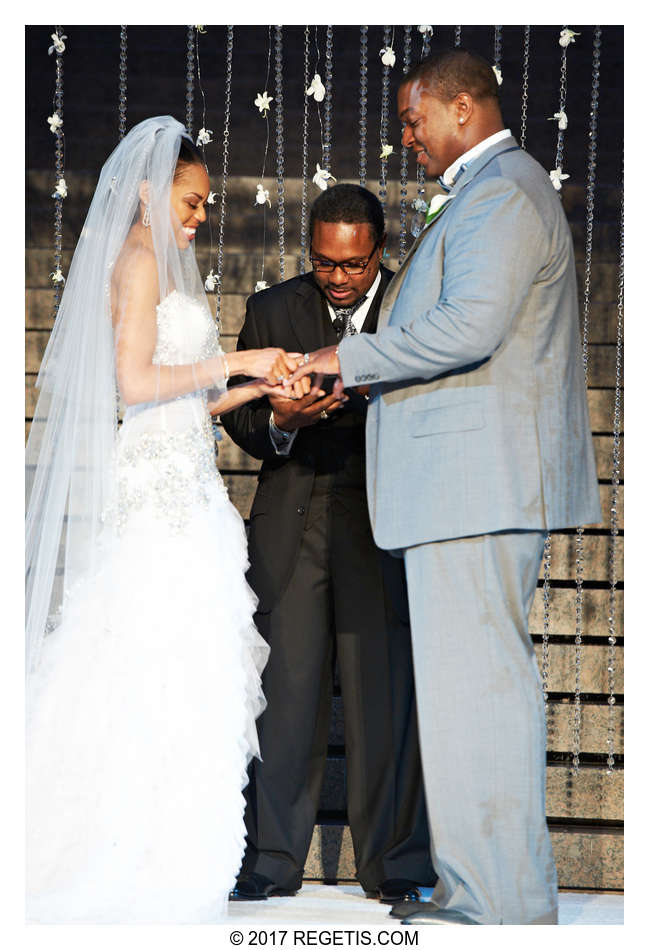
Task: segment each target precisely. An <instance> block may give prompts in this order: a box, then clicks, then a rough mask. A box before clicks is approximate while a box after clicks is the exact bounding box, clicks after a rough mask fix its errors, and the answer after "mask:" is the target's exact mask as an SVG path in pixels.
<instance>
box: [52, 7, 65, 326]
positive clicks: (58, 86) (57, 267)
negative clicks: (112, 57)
mask: <svg viewBox="0 0 649 950" xmlns="http://www.w3.org/2000/svg"><path fill="white" fill-rule="evenodd" d="M55 32H56V34H57V35H58V36H63V27H62V26H57V27H55ZM64 48H65V47H64ZM55 55H56V66H55V85H54V112H55V113H56V114H57V115H58V117H59V119H60V120H61V126H59V128H57V130H56V133H55V134H56V144H55V146H54V173H55V175H56V184H57V185H58V183H59V182H60V181H61V180H62V179H64V171H65V161H64V159H65V137H64V135H63V127H62V123H63V52H62V51H61V52H59V51H58V50H55ZM55 194H56V192H55ZM62 257H63V197H62V196H59V197H57V198H55V201H54V275H53V280H54V302H53V307H52V318H53V319H56V316H57V314H58V312H59V305H60V303H61V295H62V293H63V286H64V284H65V280H64V279H62V276H61V278H60V279H56V275H59V274H61V261H62Z"/></svg>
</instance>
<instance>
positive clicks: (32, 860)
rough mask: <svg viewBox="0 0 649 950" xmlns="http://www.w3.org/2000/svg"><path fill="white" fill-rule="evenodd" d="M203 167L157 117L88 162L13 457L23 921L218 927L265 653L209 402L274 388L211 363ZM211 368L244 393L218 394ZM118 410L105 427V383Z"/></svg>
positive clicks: (261, 367)
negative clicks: (89, 196)
mask: <svg viewBox="0 0 649 950" xmlns="http://www.w3.org/2000/svg"><path fill="white" fill-rule="evenodd" d="M208 195H209V180H208V176H207V171H206V169H205V166H204V164H203V161H202V159H201V155H200V153H199V151H198V150H197V149H196V148H195V146H194V145H193V143H192V142H191V140H190V139H189V138H188V137H187V134H186V132H185V130H184V128H183V126H182V125H181V124H180V123H179V122H177V121H175V120H174V119H172V118H171V117H170V116H162V117H157V118H152V119H147V120H146V121H144V122H141V123H140V124H139V125H137V126H135V127H134V128H133V129H132V130H131V132H130V133H129V134H128V135H127V136H126V137H125V138H124V140H123V141H122V142H121V143H120V145H119V146H118V147H117V148H116V149H115V151H114V152H113V153H112V155H111V156H110V158H109V159H108V161H107V162H106V164H105V165H104V167H103V169H102V172H101V176H100V179H99V184H98V186H97V190H96V192H95V195H94V198H93V200H92V204H91V206H90V210H89V213H88V217H87V219H86V222H85V226H84V228H83V231H82V233H81V237H80V240H79V244H78V246H77V249H76V251H75V255H74V259H73V261H72V265H71V268H70V273H69V277H68V280H67V284H66V288H65V292H64V294H63V299H62V302H61V307H60V311H59V314H58V316H57V319H56V323H55V327H54V330H53V332H52V335H51V338H50V341H49V344H48V348H47V351H46V353H45V357H44V359H43V364H42V367H41V372H40V374H39V379H38V385H39V386H40V389H41V395H40V397H39V401H38V405H37V408H36V411H35V418H34V423H33V426H32V431H31V433H30V438H29V442H28V446H27V471H28V509H27V526H26V530H27V541H26V572H27V612H26V617H27V671H28V683H27V743H28V744H27V820H28V830H27V903H28V919H29V920H32V921H36V922H42V923H74V922H80V923H209V922H212V921H216V920H219V919H222V918H223V917H224V916H225V912H226V906H227V905H226V902H227V895H228V891H229V890H230V888H231V887H232V886H233V884H234V882H235V879H236V875H237V871H238V870H239V865H240V861H241V856H242V853H243V847H244V833H245V830H244V822H243V811H244V799H243V796H242V789H243V788H244V786H245V784H246V780H247V779H246V767H247V765H248V762H249V760H250V757H251V756H253V755H258V753H259V749H258V745H257V734H256V727H255V718H256V717H257V716H258V715H259V714H260V712H261V711H262V709H263V707H264V698H263V695H262V692H261V680H260V674H261V671H262V670H263V667H264V665H265V663H266V659H267V654H268V647H267V646H266V644H265V642H264V641H263V640H262V638H261V637H260V636H259V634H258V633H257V631H256V629H255V627H254V625H253V622H252V617H253V613H254V610H255V605H256V600H255V597H254V594H253V592H252V591H251V589H250V588H249V587H248V585H247V583H246V581H245V577H244V574H245V571H246V569H247V566H248V564H247V556H246V537H245V531H244V526H243V522H242V521H241V518H240V517H239V515H238V514H237V512H236V510H235V509H234V507H233V506H232V505H231V503H230V501H229V500H228V496H227V492H226V489H225V486H224V484H223V481H222V479H221V476H220V474H219V472H218V470H217V468H216V465H215V460H214V438H213V433H212V427H211V422H210V412H226V411H228V410H229V409H233V408H234V407H235V406H239V405H241V404H242V403H244V402H246V401H248V400H251V399H254V398H257V397H259V396H260V395H262V394H266V393H269V392H281V393H283V394H284V395H286V394H287V392H286V390H284V389H283V388H282V386H283V379H284V377H286V376H288V375H289V374H290V372H291V371H292V369H294V368H295V366H296V365H297V363H296V361H295V358H294V356H295V355H296V354H294V355H291V354H286V353H284V351H283V350H280V349H266V350H248V351H245V352H241V353H233V354H228V356H227V357H226V356H225V354H224V353H223V350H222V349H221V347H220V345H219V340H218V334H217V331H216V326H215V324H214V322H213V320H212V318H211V315H210V310H209V306H208V303H207V299H206V297H205V293H204V290H203V286H202V281H201V278H200V275H199V272H198V268H197V265H196V259H195V256H194V251H193V248H192V241H193V239H194V234H195V232H196V228H197V227H198V226H199V224H200V223H201V222H203V221H204V220H205V204H206V201H207V198H208ZM230 373H233V374H234V373H237V374H244V375H246V376H249V377H251V381H250V382H247V383H244V384H242V385H241V386H238V387H234V388H232V389H230V390H227V389H226V383H227V379H228V376H229V374H230ZM116 383H117V388H118V390H119V396H121V399H122V402H123V403H124V404H125V406H126V410H125V413H124V418H123V423H122V425H121V426H119V427H118V412H117V410H118V404H117V403H118V394H117V392H116Z"/></svg>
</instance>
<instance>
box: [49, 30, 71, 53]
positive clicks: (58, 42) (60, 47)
mask: <svg viewBox="0 0 649 950" xmlns="http://www.w3.org/2000/svg"><path fill="white" fill-rule="evenodd" d="M63 40H67V36H59V34H58V33H52V45H51V46H50V48H49V49H48V51H47V55H48V56H51V55H52V53H53V52H54V51H55V50H56V52H57V53H65V43H64V42H63Z"/></svg>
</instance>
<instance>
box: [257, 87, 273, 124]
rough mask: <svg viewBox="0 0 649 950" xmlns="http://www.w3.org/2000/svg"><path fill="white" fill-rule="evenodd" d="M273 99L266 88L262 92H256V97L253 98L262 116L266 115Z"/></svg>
mask: <svg viewBox="0 0 649 950" xmlns="http://www.w3.org/2000/svg"><path fill="white" fill-rule="evenodd" d="M272 101H273V96H269V95H268V93H267V92H266V90H265V89H264V91H263V92H258V93H257V98H256V99H255V105H256V106H257V108H258V109H259V111H260V113H261V114H262V115H263V117H264V118H266V116H267V115H268V110H269V109H270V104H271V102H272Z"/></svg>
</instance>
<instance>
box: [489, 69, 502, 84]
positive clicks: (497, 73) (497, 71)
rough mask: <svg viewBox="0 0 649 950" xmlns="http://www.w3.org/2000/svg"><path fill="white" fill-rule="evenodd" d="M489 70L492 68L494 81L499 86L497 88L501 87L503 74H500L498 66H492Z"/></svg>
mask: <svg viewBox="0 0 649 950" xmlns="http://www.w3.org/2000/svg"><path fill="white" fill-rule="evenodd" d="M491 68H492V69H493V71H494V76H495V77H496V81H497V83H498V85H499V86H502V84H503V74H502V71H501V69H500V66H492V67H491Z"/></svg>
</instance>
